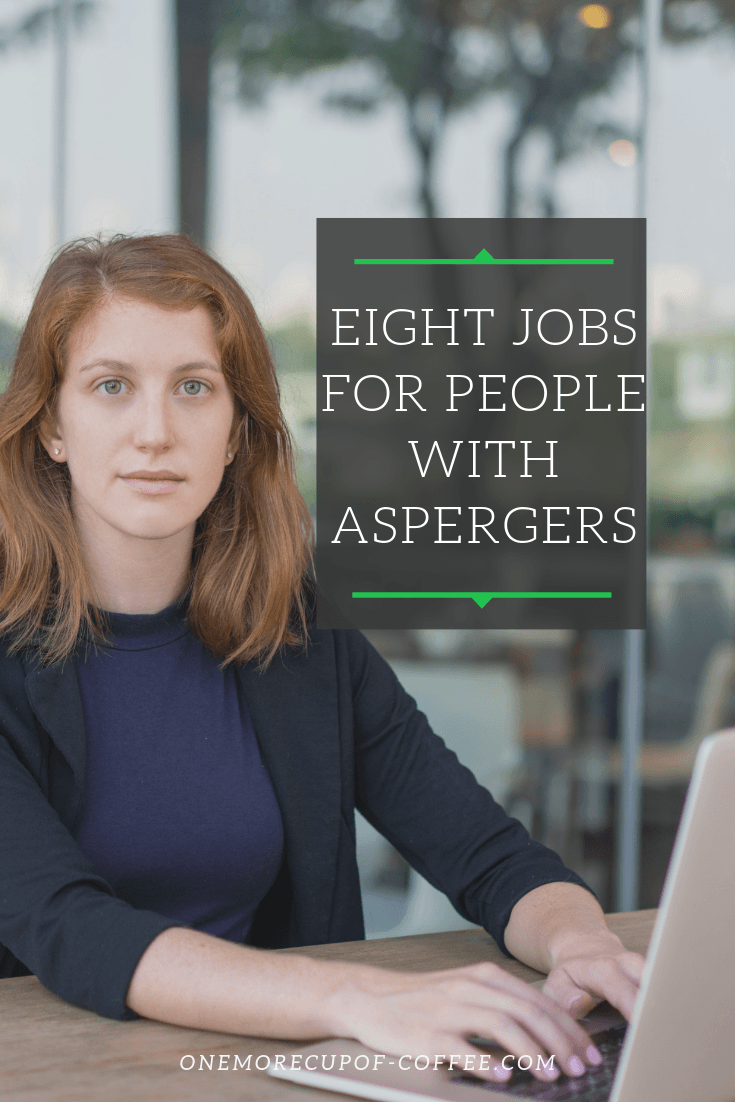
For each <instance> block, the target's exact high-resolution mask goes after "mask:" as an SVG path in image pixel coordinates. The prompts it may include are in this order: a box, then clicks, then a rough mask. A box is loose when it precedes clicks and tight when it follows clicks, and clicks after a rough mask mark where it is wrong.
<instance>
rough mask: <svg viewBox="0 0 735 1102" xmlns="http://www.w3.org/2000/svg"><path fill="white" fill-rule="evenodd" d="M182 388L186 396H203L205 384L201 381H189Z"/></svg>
mask: <svg viewBox="0 0 735 1102" xmlns="http://www.w3.org/2000/svg"><path fill="white" fill-rule="evenodd" d="M181 386H182V389H183V391H184V394H201V393H202V391H203V390H204V383H202V382H200V380H199V379H187V381H186V382H185V383H182V384H181Z"/></svg>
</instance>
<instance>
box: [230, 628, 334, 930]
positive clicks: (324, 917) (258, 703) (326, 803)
mask: <svg viewBox="0 0 735 1102" xmlns="http://www.w3.org/2000/svg"><path fill="white" fill-rule="evenodd" d="M328 649H329V648H328V647H326V648H325V647H324V646H323V645H322V646H319V645H318V644H317V645H313V644H312V646H311V647H310V650H309V658H308V661H307V660H306V659H305V657H304V656H303V655H300V654H299V655H291V654H289V655H287V656H286V657H284V658H283V659H282V658H281V657H280V656H277V657H276V658H274V660H273V662H272V663H271V665H270V666H269V667H268V669H267V670H265V671H264V672H263V673H259V672H258V670H257V668H256V667H255V666H254V665H253V664H249V665H247V666H241V667H238V670H237V673H238V680H239V684H240V688H241V691H242V692H243V695H244V697H245V700H246V702H247V706H248V709H249V711H250V715H251V717H252V720H253V726H254V727H255V732H256V735H257V738H258V743H259V745H260V750H261V753H262V756H263V760H264V762H265V765H266V767H267V769H268V772H269V773H270V777H271V780H272V782H273V788H274V790H275V793H276V798H277V800H278V804H279V807H280V809H281V815H282V817H283V825H284V834H285V845H286V860H287V864H288V871H289V874H290V878H291V885H292V889H293V901H294V903H293V905H294V912H295V919H296V930H297V936H298V938H299V941H300V943H301V944H302V945H315V944H319V943H321V942H325V941H326V940H327V939H328V932H329V920H330V914H331V910H332V901H333V898H334V892H335V886H336V878H337V853H338V845H339V830H340V794H341V773H340V740H339V725H338V720H337V680H336V671H335V667H334V662H333V661H329V660H327V661H325V660H324V659H328V658H329V657H330V656H328V655H327V654H325V653H324V651H325V650H328ZM319 651H321V652H322V653H321V654H320V653H318V652H319ZM320 659H321V661H320Z"/></svg>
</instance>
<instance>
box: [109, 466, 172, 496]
mask: <svg viewBox="0 0 735 1102" xmlns="http://www.w3.org/2000/svg"><path fill="white" fill-rule="evenodd" d="M120 477H121V478H122V480H123V482H125V483H127V485H128V486H130V488H131V489H132V490H135V491H136V492H137V493H141V494H170V493H173V491H174V490H176V489H177V488H178V487H179V486H180V485H181V484H182V482H183V481H184V480H183V478H180V477H179V476H178V475H174V474H173V473H171V472H169V471H161V472H160V473H159V472H158V471H155V472H153V473H151V474H145V475H143V474H140V473H139V472H137V471H134V472H133V473H132V474H129V475H120Z"/></svg>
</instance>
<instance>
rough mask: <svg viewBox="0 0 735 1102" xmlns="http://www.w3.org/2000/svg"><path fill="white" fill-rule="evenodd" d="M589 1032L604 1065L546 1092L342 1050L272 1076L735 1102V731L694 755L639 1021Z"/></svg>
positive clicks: (411, 1088) (523, 1083) (666, 1101)
mask: <svg viewBox="0 0 735 1102" xmlns="http://www.w3.org/2000/svg"><path fill="white" fill-rule="evenodd" d="M608 1011H609V1008H608ZM583 1024H585V1026H586V1028H587V1029H588V1030H589V1031H590V1032H592V1033H593V1035H594V1037H595V1043H596V1045H597V1047H598V1048H600V1050H601V1052H602V1053H603V1057H604V1060H603V1063H602V1064H601V1065H600V1067H599V1068H589V1069H588V1070H587V1072H586V1073H585V1075H583V1076H580V1077H579V1078H567V1077H566V1076H563V1075H562V1076H560V1078H559V1079H557V1080H556V1081H554V1082H551V1083H548V1082H541V1081H540V1080H537V1079H535V1078H533V1077H532V1076H531V1075H530V1072H522V1073H519V1072H518V1071H517V1070H516V1071H514V1073H513V1078H512V1079H511V1080H510V1081H509V1082H508V1083H507V1084H505V1083H502V1084H501V1083H488V1082H486V1081H484V1080H480V1079H477V1078H474V1077H473V1076H471V1075H469V1074H467V1073H464V1072H462V1071H461V1070H458V1069H457V1068H456V1067H455V1068H454V1069H453V1070H452V1071H450V1070H449V1068H448V1067H447V1066H440V1067H439V1068H438V1069H437V1070H434V1069H433V1063H431V1064H430V1066H429V1067H428V1068H426V1069H425V1070H417V1069H416V1068H415V1067H414V1066H413V1062H412V1061H411V1062H410V1063H411V1065H412V1066H411V1067H410V1068H407V1069H406V1070H404V1068H405V1065H406V1064H407V1063H409V1061H407V1060H405V1059H404V1060H403V1061H402V1063H403V1067H401V1068H399V1066H398V1065H399V1059H398V1057H393V1056H386V1057H385V1059H383V1060H380V1058H378V1059H377V1060H376V1059H375V1056H376V1054H375V1053H374V1052H373V1051H372V1050H371V1049H368V1048H366V1047H364V1046H363V1045H360V1044H359V1043H357V1042H354V1041H346V1040H331V1041H326V1042H322V1043H320V1044H316V1045H310V1046H309V1047H308V1048H302V1049H299V1050H297V1051H296V1052H294V1053H289V1055H288V1058H287V1059H285V1060H283V1059H282V1058H281V1059H280V1060H278V1061H277V1062H276V1061H273V1060H272V1061H271V1064H270V1066H269V1068H268V1071H269V1074H270V1075H274V1076H277V1077H279V1078H282V1079H289V1080H292V1081H293V1082H295V1083H301V1084H303V1085H305V1086H311V1087H317V1088H319V1089H321V1090H332V1091H340V1092H342V1093H344V1094H353V1095H359V1096H361V1097H363V1098H374V1099H378V1100H379V1102H427V1100H429V1099H433V1100H435V1102H501V1100H502V1099H511V1098H513V1099H519V1100H524V1099H526V1100H529V1102H530V1100H535V1102H568V1100H572V1099H573V1100H575V1102H735V729H734V730H732V731H725V732H722V733H720V734H717V735H710V736H709V737H708V738H706V739H704V741H703V742H702V745H701V747H700V750H699V753H698V755H697V760H696V763H695V766H694V771H693V774H692V780H691V783H690V786H689V791H688V793H687V799H686V803H685V805H684V812H683V814H682V818H681V823H680V825H679V830H678V833H677V837H676V843H675V845H674V851H673V854H672V857H671V862H670V864H669V869H668V873H667V876H666V883H665V885H664V890H663V895H662V898H661V906H660V908H659V913H658V916H657V919H656V924H655V927H654V931H653V937H652V940H651V946H650V949H649V953H648V958H647V963H646V968H645V972H644V976H643V982H642V984H641V990H640V994H639V997H638V999H637V1001H636V1006H635V1011H634V1015H633V1019H632V1021H631V1022H630V1024H629V1025H628V1026H627V1028H626V1027H625V1023H624V1022H623V1020H622V1018H620V1017H619V1016H616V1015H615V1013H614V1012H613V1017H609V1016H608V1018H607V1019H606V1018H605V1017H604V1015H603V1017H602V1018H600V1017H599V1016H598V1017H597V1018H595V1016H594V1015H591V1016H590V1019H587V1020H586V1021H584V1022H583ZM298 1054H300V1055H301V1057H302V1059H301V1061H300V1062H299V1061H298V1060H297V1061H294V1062H295V1063H297V1064H299V1063H300V1066H297V1067H295V1068H294V1067H292V1066H291V1057H292V1056H296V1055H298ZM332 1056H333V1057H335V1058H334V1059H331V1057H332ZM348 1056H349V1057H350V1059H349V1062H347V1060H346V1057H348ZM308 1057H312V1059H310V1060H307V1058H308ZM307 1063H308V1064H309V1065H310V1066H309V1067H305V1066H304V1065H305V1064H307ZM356 1065H357V1066H356Z"/></svg>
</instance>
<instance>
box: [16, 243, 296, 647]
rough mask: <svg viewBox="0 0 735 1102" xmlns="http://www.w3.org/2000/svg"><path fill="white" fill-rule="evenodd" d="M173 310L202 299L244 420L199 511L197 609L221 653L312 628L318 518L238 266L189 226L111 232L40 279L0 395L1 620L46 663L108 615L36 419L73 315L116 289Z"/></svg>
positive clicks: (98, 632) (103, 625) (57, 375)
mask: <svg viewBox="0 0 735 1102" xmlns="http://www.w3.org/2000/svg"><path fill="white" fill-rule="evenodd" d="M116 294H119V295H125V296H127V297H130V298H137V299H142V300H144V301H146V302H150V303H155V304H157V305H158V306H162V307H168V308H171V309H191V308H194V307H195V306H199V305H201V306H204V307H205V309H206V310H207V312H208V313H209V316H210V318H211V319H212V324H213V329H214V335H215V340H216V343H217V348H218V350H219V353H220V358H221V366H222V372H223V374H224V376H225V379H226V380H227V383H228V384H229V387H230V389H231V391H232V393H233V396H234V400H235V423H236V424H239V429H238V433H239V435H238V437H237V440H236V443H237V448H236V450H235V457H234V459H233V461H232V462H231V463H230V464H229V465H228V466H226V467H225V471H224V476H223V479H222V483H221V485H220V487H219V489H218V491H217V493H216V494H215V497H214V498H213V500H212V501H211V502H210V504H209V505H208V506H207V508H206V509H205V511H204V513H203V514H202V516H201V517H200V518H199V520H198V522H197V526H196V534H195V539H194V549H193V553H192V562H191V574H190V584H189V605H188V613H187V615H188V622H189V626H190V628H191V630H192V632H193V633H194V634H195V635H197V636H198V637H199V639H201V641H202V642H203V643H204V644H205V646H207V647H208V648H209V650H210V651H212V653H213V654H214V655H215V656H216V657H218V658H220V659H223V662H222V666H225V665H227V664H228V663H230V662H236V663H244V662H247V661H250V660H252V659H258V660H259V662H260V664H261V665H267V664H268V662H270V660H271V659H272V658H273V656H274V654H275V653H276V652H277V651H278V649H279V648H280V647H281V646H284V645H292V646H293V645H298V644H299V643H303V642H305V640H306V633H307V607H306V606H307V601H308V588H307V584H306V579H307V572H308V569H309V565H310V562H311V554H312V548H313V525H312V521H311V517H310V515H309V511H308V509H307V507H306V504H305V503H304V500H303V498H302V497H301V494H300V493H299V490H298V487H297V485H296V478H295V473H294V463H293V450H292V444H291V438H290V434H289V431H288V428H287V426H286V424H285V422H284V419H283V414H282V412H281V406H280V401H279V388H278V381H277V378H276V373H275V369H274V366H273V362H272V359H271V356H270V352H269V349H268V344H267V341H266V338H265V335H264V333H263V330H262V328H261V326H260V323H259V321H258V318H257V316H256V314H255V310H254V309H253V306H252V303H251V302H250V300H249V298H248V297H247V295H246V294H245V292H244V291H243V290H242V288H241V287H240V286H239V284H238V283H237V282H236V280H235V279H234V278H233V277H232V276H231V275H230V274H229V273H228V272H227V271H226V270H225V269H224V268H223V267H222V265H221V264H219V263H218V262H217V261H216V260H214V259H213V258H212V257H211V256H210V255H209V254H208V253H206V252H205V251H204V250H203V249H201V248H200V247H199V246H198V245H196V244H194V242H193V241H191V240H189V239H188V238H187V237H184V236H180V235H177V234H160V235H150V236H146V237H129V236H125V235H122V234H120V235H117V236H115V237H113V238H111V239H110V240H108V241H104V240H102V239H101V238H85V239H82V240H80V241H76V242H72V243H71V244H69V245H66V246H65V247H64V248H62V249H61V250H60V251H59V253H58V254H57V255H56V257H55V258H54V260H53V261H52V262H51V264H50V266H49V268H48V269H47V271H46V274H45V275H44V277H43V280H42V282H41V285H40V287H39V289H38V293H37V294H36V297H35V300H34V302H33V306H32V307H31V312H30V315H29V317H28V321H27V323H26V325H25V328H24V330H23V333H22V335H21V338H20V344H19V347H18V353H17V356H16V360H15V365H14V367H13V371H12V374H11V377H10V381H9V384H8V387H7V390H6V392H5V394H4V395H3V397H2V399H1V400H0V631H3V632H5V633H7V635H8V637H9V650H10V652H11V653H15V652H17V651H19V650H21V649H24V648H27V647H33V648H35V649H36V650H37V652H38V653H39V655H40V659H41V661H42V662H43V663H46V664H47V663H51V662H59V661H63V659H65V658H66V657H69V656H70V655H72V654H73V653H74V652H75V650H76V647H77V644H78V642H79V640H80V638H81V637H82V635H83V634H85V633H87V632H88V633H91V636H92V638H94V639H96V640H97V641H100V640H101V637H102V636H104V633H105V631H106V630H107V626H108V625H107V621H106V619H105V616H104V614H103V613H102V612H101V611H100V610H99V609H97V608H96V607H95V604H94V599H93V589H92V584H91V579H90V575H89V573H88V570H87V567H86V564H85V562H84V556H83V554H82V549H81V544H80V540H79V537H78V534H77V530H76V527H75V524H74V518H73V515H72V511H71V504H70V500H71V498H70V490H71V479H70V476H69V471H68V468H67V466H66V464H60V463H54V462H53V461H52V460H51V459H50V458H49V456H48V454H47V453H46V451H45V449H44V447H43V445H42V443H41V440H40V437H39V427H40V425H41V423H42V422H43V421H44V419H45V418H46V417H47V416H48V415H49V414H53V412H54V409H55V403H56V399H57V395H58V389H59V386H60V384H61V383H62V381H63V379H64V369H65V362H66V352H67V348H68V342H69V336H70V334H71V332H72V330H73V329H74V328H75V326H77V325H78V324H79V323H80V322H81V321H83V320H84V319H85V318H86V317H87V316H88V315H89V314H90V313H91V312H92V311H93V310H94V309H95V307H96V306H98V305H99V304H100V303H101V302H102V301H104V300H105V299H108V298H109V297H110V296H112V295H116Z"/></svg>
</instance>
